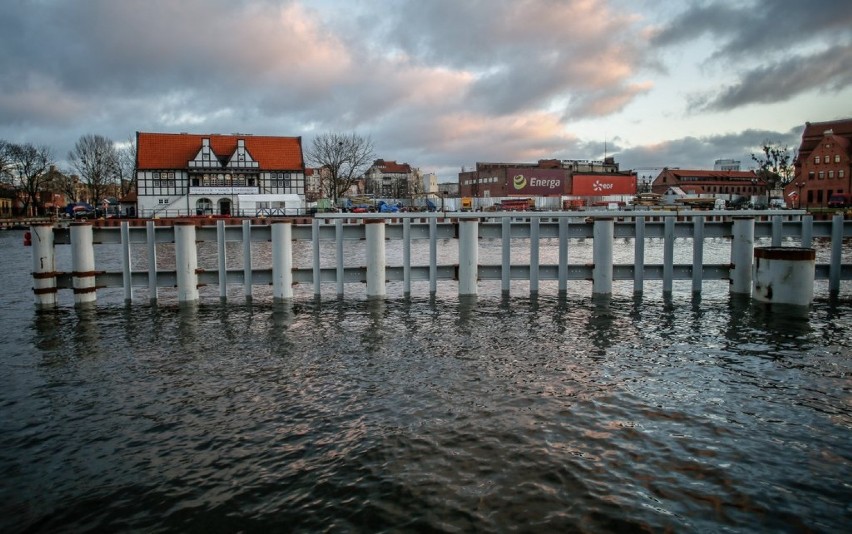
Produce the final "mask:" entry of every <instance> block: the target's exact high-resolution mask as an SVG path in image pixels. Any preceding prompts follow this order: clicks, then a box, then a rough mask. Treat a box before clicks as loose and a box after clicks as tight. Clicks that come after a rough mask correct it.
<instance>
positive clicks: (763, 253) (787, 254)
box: [754, 247, 816, 261]
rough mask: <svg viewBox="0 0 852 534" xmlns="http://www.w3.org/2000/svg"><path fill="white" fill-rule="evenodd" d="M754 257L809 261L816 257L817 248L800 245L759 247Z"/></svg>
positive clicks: (755, 250)
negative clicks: (799, 246) (800, 246)
mask: <svg viewBox="0 0 852 534" xmlns="http://www.w3.org/2000/svg"><path fill="white" fill-rule="evenodd" d="M754 257H755V258H761V259H764V260H792V261H807V260H814V259H816V250H814V249H812V248H798V247H759V248H755V249H754Z"/></svg>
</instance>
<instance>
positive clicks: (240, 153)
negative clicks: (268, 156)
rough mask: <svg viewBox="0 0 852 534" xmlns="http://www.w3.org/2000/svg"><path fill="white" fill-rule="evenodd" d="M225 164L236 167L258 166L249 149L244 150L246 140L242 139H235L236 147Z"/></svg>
mask: <svg viewBox="0 0 852 534" xmlns="http://www.w3.org/2000/svg"><path fill="white" fill-rule="evenodd" d="M225 166H226V167H229V168H237V169H256V168H258V164H257V162H256V161H255V160H254V158H252V157H251V154H249V151H248V150H246V142H245V140H243V139H238V140H237V149H236V150H234V153H233V154H231V158H230V159H229V160H228V163H227V164H226V165H225Z"/></svg>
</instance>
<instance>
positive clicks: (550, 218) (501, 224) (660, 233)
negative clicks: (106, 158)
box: [32, 210, 852, 307]
mask: <svg viewBox="0 0 852 534" xmlns="http://www.w3.org/2000/svg"><path fill="white" fill-rule="evenodd" d="M208 222H215V226H214V225H212V224H209V225H208V224H207V223H208ZM851 223H852V221H845V220H844V218H843V215H842V214H838V215H835V216H834V217H833V218H832V219H831V220H826V221H822V220H819V221H816V220H814V218H813V216H811V215H807V214H806V212H804V211H791V210H785V211H760V212H752V211H713V212H708V211H678V212H675V211H648V212H640V211H635V212H617V213H611V212H604V211H601V212H535V213H530V214H523V215H519V214H518V213H517V212H512V213H509V212H504V213H500V212H495V213H487V214H483V213H429V214H421V213H401V214H393V215H392V216H389V214H372V213H370V214H357V215H355V214H326V215H323V216H322V217H317V218H314V219H295V220H294V219H275V220H262V219H255V220H248V219H246V220H242V221H241V224H236V225H235V224H226V221H225V220H221V219H219V220H215V221H208V220H205V219H193V220H175V221H171V222H169V221H163V220H158V221H154V220H149V221H146V222H145V226H135V225H131V224H130V222H129V221H121V222H120V225H119V226H94V225H92V224H91V223H88V222H75V223H71V224H70V226H68V227H56V226H54V225H52V224H48V223H43V224H35V225H33V226H32V234H33V235H32V247H33V248H32V257H33V273H32V276H33V284H34V287H33V292H34V294H35V300H36V305H37V306H39V307H54V306H56V305H57V304H58V300H57V293H58V291H59V290H61V289H71V290H72V291H73V293H74V302H75V304H77V305H82V304H86V303H92V302H95V301H96V298H97V290H98V289H99V288H123V289H124V299H125V301H126V302H131V301H132V299H133V291H132V290H133V288H145V287H147V288H148V290H149V291H148V294H149V295H150V297H149V298H150V299H151V300H152V301H155V300H156V298H157V290H158V288H166V287H169V288H177V299H178V301H179V302H194V301H197V300H199V291H198V288H199V286H201V285H218V287H219V296H220V297H221V298H223V299H224V298H226V296H227V287H228V285H242V286H243V287H244V290H245V296H246V298H247V299H251V297H252V286H254V285H266V286H269V285H271V286H272V288H273V297H274V299H276V300H283V299H292V298H293V296H294V295H293V285H294V284H296V283H302V284H306V283H310V284H313V291H314V295H315V296H320V295H321V287H322V284H323V283H334V284H335V286H336V292H337V295H338V296H343V295H344V287H345V285H346V284H352V283H360V284H364V283H365V284H366V289H367V297H368V298H373V297H384V296H386V282H388V281H401V282H403V287H404V294H405V295H406V296H409V295H411V290H412V282H415V281H428V282H429V284H428V287H429V294H430V295H434V294H435V293H436V292H437V284H438V282H440V281H451V280H452V281H457V282H458V294H459V296H467V295H476V294H477V282H478V281H480V280H500V281H501V287H502V291H503V292H504V294H508V292H509V288H510V282H511V280H528V281H529V288H530V289H529V291H530V293H532V294H535V293H538V291H539V282H540V281H542V280H558V288H559V292H560V293H564V292H565V291H567V288H568V282H569V281H573V280H584V281H589V280H590V281H591V282H592V293H593V294H609V293H611V292H612V283H613V281H614V280H633V289H634V292H637V293H641V292H642V291H643V284H644V282H645V280H662V282H663V284H662V286H663V292H664V293H667V292H668V293H670V292H671V291H672V287H673V281H674V280H691V281H692V291H693V292H700V291H701V288H702V282H703V281H704V280H729V282H730V291H731V292H732V293H739V294H749V293H751V291H752V276H753V274H752V268H753V256H754V241H755V239H756V238H760V237H771V240H772V246H773V247H780V246H781V244H782V240H783V239H784V238H787V237H794V238H799V239H800V240H801V246H802V247H810V246H811V244H812V240H813V239H814V238H830V239H831V255H830V263H828V264H817V265H816V267H815V272H814V273H815V274H814V276H815V279H818V280H828V286H829V293H830V294H831V295H836V294H837V293H838V292H839V290H840V282H841V280H843V281H847V280H850V279H852V266H850V265H843V264H842V263H841V260H842V244H843V239H844V237H849V236H850V235H852V224H851ZM518 238H523V239H522V240H521V241H520V242H526V243H528V245H529V250H528V252H529V262H527V263H524V264H522V265H519V264H512V263H511V258H512V247H513V244H512V240H513V239H515V242H516V243H518V242H519V240H518ZM579 238H584V239H589V238H590V239H592V240H593V242H592V243H593V245H592V260H593V261H592V263H591V264H569V263H568V250H569V242H570V241H571V240H572V239H579ZM618 238H628V239H633V242H634V261H633V263H632V264H614V263H613V242H614V240H615V239H618ZM650 238H658V239H662V240H663V263H662V264H646V263H645V261H644V258H645V243H646V240H647V239H650ZM677 238H692V240H693V255H692V256H693V261H692V263H691V264H675V263H674V245H675V239H677ZM709 238H727V239H730V241H731V263H730V264H707V263H704V241H705V239H709ZM447 239H452V240H456V241H457V244H458V263H457V264H450V265H447V264H440V265H439V264H438V262H437V257H438V254H437V243H438V240H447ZM480 239H496V240H500V241H501V245H502V246H501V252H502V258H501V259H502V261H501V263H500V264H496V265H480V264H479V240H480ZM542 239H558V246H559V249H558V250H559V252H558V263H557V264H541V263H540V242H541V240H542ZM362 240H363V241H365V242H366V262H365V263H366V265H362V266H357V267H352V266H344V257H345V256H344V254H345V253H346V247H345V244H346V243H347V242H350V243H351V242H353V241H362ZM386 240H402V265H392V266H389V265H386V255H385V244H386ZM413 240H428V242H429V262H428V265H412V261H411V243H412V241H413ZM205 241H206V242H215V243H216V244H217V262H218V269H215V270H207V269H199V268H198V257H197V243H199V242H205ZM227 241H237V242H241V243H242V254H243V266H244V267H243V268H242V269H239V270H235V269H227V268H226V253H225V250H226V249H225V243H226V242H227ZM264 241H265V242H270V243H271V256H272V257H271V260H272V261H271V266H270V267H266V268H254V267H253V266H252V249H251V243H252V242H264ZM294 241H308V242H310V243H311V244H312V260H313V261H312V266H311V267H310V268H294V266H293V243H294ZM321 241H333V242H334V243H335V245H336V252H335V254H336V266H335V267H321V264H320V242H321ZM163 243H166V244H172V245H173V246H174V257H175V269H174V270H161V269H158V267H157V261H156V258H157V248H156V247H157V244H163ZM66 244H70V245H71V263H72V271H71V272H57V271H56V257H55V252H54V248H55V245H66ZM97 244H120V245H121V266H122V269H121V271H112V272H109V271H96V270H95V248H96V245H97ZM131 245H144V246H145V247H147V256H148V268H147V270H145V271H136V270H133V268H132V265H131V253H130V247H131ZM515 246H516V247H517V246H518V245H515Z"/></svg>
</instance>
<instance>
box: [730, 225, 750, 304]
mask: <svg viewBox="0 0 852 534" xmlns="http://www.w3.org/2000/svg"><path fill="white" fill-rule="evenodd" d="M753 262H754V217H734V220H733V237H732V239H731V273H730V281H731V293H739V294H743V295H750V294H751V289H752V287H751V281H752V272H751V269H752V263H753Z"/></svg>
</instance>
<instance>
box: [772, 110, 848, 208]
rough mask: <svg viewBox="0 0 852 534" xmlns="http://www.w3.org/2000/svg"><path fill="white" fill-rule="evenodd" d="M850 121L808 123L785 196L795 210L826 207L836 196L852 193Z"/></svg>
mask: <svg viewBox="0 0 852 534" xmlns="http://www.w3.org/2000/svg"><path fill="white" fill-rule="evenodd" d="M850 162H852V119H843V120H837V121H830V122H813V123H811V122H807V123H805V129H804V131H803V132H802V143H801V145H799V154H798V156H797V158H796V161H795V175H794V178H793V181H792V182H790V183H789V184H787V186H786V187H785V188H784V197H785V198H786V199H788V200H792V202H789V204H791V205H792V206H794V207H802V208H810V207H825V206H827V205H828V200H829V199H830V198H831V197H832V195H835V194H849V193H852V168H850Z"/></svg>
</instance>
